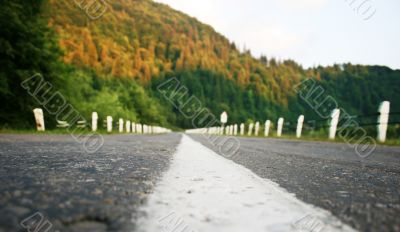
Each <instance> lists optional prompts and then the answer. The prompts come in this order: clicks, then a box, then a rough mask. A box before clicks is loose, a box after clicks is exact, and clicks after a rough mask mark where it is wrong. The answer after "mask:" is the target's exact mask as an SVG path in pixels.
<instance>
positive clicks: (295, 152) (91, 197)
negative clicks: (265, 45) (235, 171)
mask: <svg viewBox="0 0 400 232" xmlns="http://www.w3.org/2000/svg"><path fill="white" fill-rule="evenodd" d="M191 137H192V138H193V139H195V140H197V141H199V142H201V143H202V144H203V145H205V146H207V147H209V148H211V149H212V150H214V151H215V152H216V153H219V154H222V153H221V152H220V151H219V148H220V147H217V146H214V145H212V144H211V143H210V142H209V140H207V139H206V138H205V137H203V136H201V135H191ZM180 138H181V135H179V134H169V135H154V136H143V135H142V136H139V135H110V136H104V139H105V143H104V145H103V147H102V148H101V149H100V150H99V151H98V152H96V153H94V154H88V153H86V152H85V151H84V149H83V147H82V146H81V145H80V144H78V143H77V142H75V141H74V140H73V139H72V138H71V137H70V136H68V135H58V136H55V135H42V136H38V135H0V183H1V184H0V232H8V231H11V232H13V231H28V230H26V228H23V227H22V226H21V222H23V220H24V219H26V218H27V217H29V216H31V215H34V214H35V213H40V214H41V215H43V217H44V220H48V221H49V222H50V223H51V224H52V226H53V227H52V230H50V231H57V230H59V231H63V232H64V231H72V232H75V231H85V232H86V231H88V232H90V231H96V232H97V231H100V232H101V231H134V228H135V225H136V221H137V220H136V219H137V218H138V217H141V216H143V215H141V213H140V210H138V209H139V206H142V205H143V203H144V202H146V200H147V199H148V196H149V194H150V193H152V191H153V189H154V187H155V184H156V183H157V181H158V180H159V178H160V177H161V176H162V175H163V173H165V172H166V171H167V170H168V168H169V164H170V161H171V160H172V157H173V154H174V152H175V150H176V148H177V145H178V144H179V141H180ZM238 139H239V142H240V149H239V152H238V153H237V154H236V155H235V156H233V157H226V158H228V159H231V160H233V161H234V162H236V163H238V164H241V165H243V166H245V167H246V168H248V169H250V170H252V171H253V172H254V173H255V174H257V175H258V176H260V177H262V178H268V179H270V180H272V181H274V182H276V183H278V184H279V185H280V186H281V187H283V188H285V189H286V190H288V191H289V192H291V193H293V194H295V195H296V196H297V197H298V198H299V199H301V200H303V201H304V202H307V203H310V204H313V205H315V206H319V207H321V208H324V209H327V210H328V211H330V212H332V213H333V214H334V215H336V216H337V217H338V218H339V219H341V220H342V221H343V222H345V223H347V224H348V225H351V226H352V227H354V228H356V229H358V230H360V231H400V220H399V217H400V148H399V147H383V146H381V147H378V148H377V149H376V151H375V152H374V154H373V155H372V156H371V157H369V158H368V159H361V158H360V157H358V156H357V155H356V154H355V152H354V150H353V149H352V148H350V147H348V146H347V145H345V144H337V143H323V142H305V141H293V140H291V141H290V140H279V139H259V138H238ZM32 231H33V230H32Z"/></svg>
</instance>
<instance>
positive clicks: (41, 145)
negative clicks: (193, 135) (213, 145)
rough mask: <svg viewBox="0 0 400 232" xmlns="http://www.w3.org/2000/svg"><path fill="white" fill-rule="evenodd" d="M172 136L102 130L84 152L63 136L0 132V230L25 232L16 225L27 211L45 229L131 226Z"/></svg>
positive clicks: (165, 161)
mask: <svg viewBox="0 0 400 232" xmlns="http://www.w3.org/2000/svg"><path fill="white" fill-rule="evenodd" d="M180 137H181V136H180V135H178V134H170V135H158V136H134V135H122V136H119V135H111V136H104V139H105V143H104V145H103V146H102V148H101V149H100V150H99V151H98V152H96V153H94V154H87V153H86V152H85V151H84V150H83V147H82V146H81V145H79V144H78V143H77V142H75V141H74V140H73V139H72V138H71V137H70V136H68V135H59V136H54V135H51V136H50V135H43V136H38V135H0V183H1V184H0V231H1V232H14V231H29V230H27V229H26V228H23V227H22V226H21V225H20V223H21V222H22V221H23V220H24V219H25V218H27V217H29V216H31V215H34V214H35V213H39V214H40V215H42V216H43V221H42V222H45V220H48V221H49V222H50V223H51V224H52V228H51V230H49V231H48V232H52V231H57V230H59V231H85V232H91V231H93V232H94V231H95V232H101V231H132V230H133V229H134V226H135V218H137V217H138V210H137V208H138V206H139V205H142V204H143V202H144V201H145V200H146V199H147V195H148V194H149V193H150V192H151V190H152V189H153V187H154V184H155V182H156V181H157V179H158V178H159V177H160V175H161V174H162V172H163V171H165V170H167V168H168V165H169V162H170V160H171V157H172V154H173V153H174V151H175V149H176V146H177V144H178V143H179V141H180ZM36 215H38V214H36ZM33 219H35V218H33ZM132 219H133V220H132ZM24 225H25V224H24ZM45 228H46V227H42V229H41V230H35V227H33V228H31V231H39V232H42V231H46V230H45ZM36 229H38V228H37V227H36Z"/></svg>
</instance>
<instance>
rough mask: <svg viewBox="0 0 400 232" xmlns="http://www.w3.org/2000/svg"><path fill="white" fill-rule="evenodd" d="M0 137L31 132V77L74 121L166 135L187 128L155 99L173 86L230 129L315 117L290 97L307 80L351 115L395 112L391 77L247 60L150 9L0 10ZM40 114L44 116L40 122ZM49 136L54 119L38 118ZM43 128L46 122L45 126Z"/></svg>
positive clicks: (41, 6) (230, 46)
mask: <svg viewBox="0 0 400 232" xmlns="http://www.w3.org/2000/svg"><path fill="white" fill-rule="evenodd" d="M1 3H2V7H1V9H0V24H1V25H2V26H1V27H0V67H1V68H0V102H1V104H2V107H1V111H0V129H31V128H33V127H34V124H33V114H32V109H34V108H36V107H40V105H38V102H36V101H35V100H34V99H33V98H32V97H31V96H30V95H29V94H28V93H27V92H26V91H25V90H24V89H23V88H22V87H21V83H22V82H23V81H24V80H26V79H27V78H30V77H31V76H33V75H35V74H37V73H40V74H41V75H42V76H43V77H44V78H45V79H46V80H47V81H48V82H49V83H51V84H52V85H53V86H54V89H56V90H57V91H60V92H61V93H62V94H63V96H64V97H65V98H66V99H67V101H68V102H69V103H70V104H72V105H73V106H74V107H75V108H76V109H77V110H78V111H79V112H80V113H81V114H82V115H84V116H85V117H87V118H88V119H90V115H91V112H92V111H97V112H98V113H99V116H100V119H101V120H103V119H104V118H105V117H106V116H107V115H112V116H113V117H115V118H118V117H122V118H125V119H129V120H131V121H135V122H141V123H147V124H150V125H159V126H164V127H170V128H191V127H192V124H191V121H190V120H188V119H187V118H185V117H184V116H183V115H181V114H180V113H179V111H178V110H177V109H175V108H174V107H173V105H172V104H171V103H170V102H168V101H167V100H166V99H164V98H163V96H162V94H160V93H159V92H158V91H157V86H158V85H160V84H161V83H163V82H164V81H165V80H167V79H168V78H172V77H176V78H177V79H178V80H180V82H181V83H182V85H184V86H186V87H187V89H188V91H189V94H190V95H192V96H196V97H197V98H198V99H199V100H200V101H201V103H202V105H203V106H205V107H207V108H208V109H209V110H210V111H211V112H212V113H214V114H215V115H219V114H220V113H221V112H222V111H227V112H228V113H229V123H241V122H249V121H260V122H264V121H265V120H266V119H270V120H271V121H273V122H275V121H276V120H277V119H278V117H285V120H287V121H292V122H294V121H296V120H297V117H298V116H299V115H300V114H304V115H305V116H306V118H307V120H308V119H315V120H318V119H319V118H318V115H317V114H316V113H315V112H314V110H313V109H311V108H310V107H309V106H308V105H307V103H306V102H304V101H303V100H302V99H301V98H300V97H299V96H298V95H297V94H296V91H295V86H296V85H298V84H299V83H300V82H301V81H302V80H305V79H307V78H312V79H314V80H315V81H317V82H318V84H319V85H321V86H322V87H323V88H324V89H325V90H326V94H328V95H331V96H333V97H334V99H335V100H336V101H337V102H338V104H339V106H340V107H342V108H343V109H345V110H346V111H347V112H348V113H350V114H354V115H369V114H374V113H376V112H377V110H378V106H379V104H380V102H382V101H385V100H386V101H390V102H391V106H392V108H391V111H393V112H400V91H399V90H398V87H399V86H400V70H392V69H390V68H388V67H383V66H363V65H357V64H350V63H347V64H336V65H333V66H329V67H314V68H309V69H305V68H303V67H302V66H301V65H300V64H298V63H296V62H295V61H293V60H277V59H275V58H274V57H272V56H267V55H265V56H264V55H263V56H261V57H254V56H252V54H251V51H249V50H245V51H240V50H239V49H238V48H237V46H236V45H235V44H234V43H232V42H230V41H229V40H228V39H227V38H225V37H224V36H223V35H221V34H219V33H218V32H216V31H215V30H214V29H213V28H212V27H210V26H208V25H205V24H203V23H201V22H199V21H197V20H196V19H195V18H192V17H190V16H188V15H185V14H184V13H181V12H178V11H175V10H173V9H171V8H170V7H168V6H166V5H163V4H159V3H155V2H153V1H151V0H134V1H132V0H116V1H112V3H110V4H108V5H107V11H106V13H105V14H104V15H103V16H102V17H101V18H99V19H96V20H91V19H90V18H89V17H87V15H86V14H85V13H84V12H83V11H82V9H80V8H79V7H78V6H77V5H76V4H75V3H74V1H56V0H48V1H46V0H15V1H5V0H1ZM45 114H46V112H45ZM45 118H46V120H48V125H49V126H48V128H54V127H55V119H54V118H52V117H50V116H48V115H47V116H46V115H45ZM46 123H47V121H46Z"/></svg>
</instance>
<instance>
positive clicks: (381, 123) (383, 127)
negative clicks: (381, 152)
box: [378, 101, 390, 143]
mask: <svg viewBox="0 0 400 232" xmlns="http://www.w3.org/2000/svg"><path fill="white" fill-rule="evenodd" d="M389 112H390V102H389V101H384V102H382V103H381V105H380V106H379V113H380V115H379V117H378V140H379V142H382V143H384V142H385V141H386V133H387V128H388V122H389Z"/></svg>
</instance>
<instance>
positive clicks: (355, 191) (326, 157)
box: [191, 135, 400, 232]
mask: <svg viewBox="0 0 400 232" xmlns="http://www.w3.org/2000/svg"><path fill="white" fill-rule="evenodd" d="M191 137H192V138H194V139H195V140H197V141H199V142H201V143H202V144H203V145H205V146H207V147H209V148H211V149H212V150H214V151H215V152H216V153H219V154H221V155H222V153H221V152H220V148H221V147H220V146H215V145H213V144H212V143H210V140H208V139H207V138H206V137H204V136H202V135H191ZM238 139H239V142H240V149H239V152H238V153H237V154H236V155H234V156H232V157H226V158H229V159H231V160H233V161H234V162H236V163H238V164H241V165H243V166H245V167H247V168H249V169H250V170H252V171H253V172H254V173H256V174H257V175H259V176H260V177H263V178H268V179H270V180H272V181H274V182H276V183H278V184H279V185H280V186H282V187H283V188H285V189H286V190H288V191H289V192H291V193H294V194H295V195H296V196H297V197H298V198H299V199H301V200H303V201H305V202H308V203H310V204H313V205H316V206H319V207H321V208H324V209H327V210H329V211H330V212H332V213H333V214H334V215H336V216H337V217H339V218H340V219H341V220H342V221H343V222H345V223H347V224H349V225H351V226H352V227H354V228H356V229H358V230H360V231H379V232H381V231H400V219H399V218H400V147H385V146H378V147H377V149H376V150H375V152H374V153H373V155H372V156H370V157H369V158H368V159H361V158H360V157H359V156H357V154H356V153H355V152H354V149H352V148H351V147H349V146H348V145H346V144H339V143H328V142H309V141H295V140H284V139H262V138H238ZM311 216H312V215H311Z"/></svg>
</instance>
